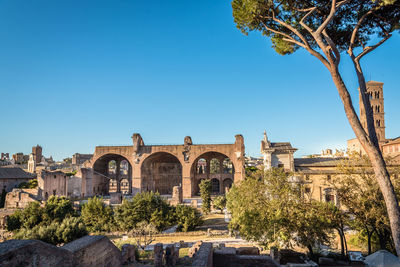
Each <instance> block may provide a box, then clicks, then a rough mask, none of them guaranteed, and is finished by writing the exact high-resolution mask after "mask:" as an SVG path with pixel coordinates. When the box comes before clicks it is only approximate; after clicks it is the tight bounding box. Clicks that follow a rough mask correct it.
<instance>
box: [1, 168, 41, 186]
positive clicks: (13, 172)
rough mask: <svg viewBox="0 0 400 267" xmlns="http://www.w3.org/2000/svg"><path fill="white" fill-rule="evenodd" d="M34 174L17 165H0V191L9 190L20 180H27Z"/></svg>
mask: <svg viewBox="0 0 400 267" xmlns="http://www.w3.org/2000/svg"><path fill="white" fill-rule="evenodd" d="M35 177H36V176H35V175H33V174H31V173H28V172H26V171H24V170H23V169H21V168H18V167H0V191H1V190H3V189H5V190H6V192H11V190H12V189H13V188H17V187H18V185H19V184H20V183H22V182H29V180H32V179H34V178H35Z"/></svg>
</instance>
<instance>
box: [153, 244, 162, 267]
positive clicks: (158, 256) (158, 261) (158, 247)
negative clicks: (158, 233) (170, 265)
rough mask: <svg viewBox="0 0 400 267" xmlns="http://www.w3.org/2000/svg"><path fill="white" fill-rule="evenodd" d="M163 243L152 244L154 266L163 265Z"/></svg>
mask: <svg viewBox="0 0 400 267" xmlns="http://www.w3.org/2000/svg"><path fill="white" fill-rule="evenodd" d="M163 255H164V251H163V244H162V243H157V244H155V245H154V267H162V266H163Z"/></svg>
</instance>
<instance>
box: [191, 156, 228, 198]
mask: <svg viewBox="0 0 400 267" xmlns="http://www.w3.org/2000/svg"><path fill="white" fill-rule="evenodd" d="M215 158H216V159H218V160H219V165H220V166H219V173H211V171H210V170H211V160H212V159H215ZM226 158H228V159H229V160H230V161H231V163H232V172H231V173H223V161H224V160H225V159H226ZM200 159H205V160H206V161H207V165H206V172H205V173H202V174H198V173H197V162H198V160H200ZM234 177H235V163H234V159H232V158H231V157H229V156H228V155H226V154H224V153H221V152H217V151H212V150H210V151H205V152H203V153H201V154H200V155H198V156H197V157H196V158H195V159H194V160H193V161H192V162H191V167H190V179H191V185H192V186H191V191H192V195H198V194H199V183H200V181H201V180H203V179H210V180H213V179H217V180H218V184H219V187H220V189H219V192H218V193H219V194H224V193H225V189H224V186H223V185H224V183H223V181H224V180H226V179H230V180H232V181H234V180H235V178H234ZM214 193H215V192H214Z"/></svg>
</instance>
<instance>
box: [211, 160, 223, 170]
mask: <svg viewBox="0 0 400 267" xmlns="http://www.w3.org/2000/svg"><path fill="white" fill-rule="evenodd" d="M210 173H213V174H215V173H221V166H220V164H219V160H218V159H216V158H213V159H212V160H211V161H210Z"/></svg>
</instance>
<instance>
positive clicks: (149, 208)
mask: <svg viewBox="0 0 400 267" xmlns="http://www.w3.org/2000/svg"><path fill="white" fill-rule="evenodd" d="M174 211H175V210H174V207H172V206H171V205H169V204H168V203H167V201H166V200H165V199H164V198H162V197H161V196H160V195H159V194H158V193H153V192H143V193H139V194H136V195H135V196H134V197H133V199H132V201H128V200H124V201H123V202H122V205H121V206H119V207H118V208H117V209H116V210H115V221H116V223H117V224H118V226H119V228H120V229H121V230H125V231H130V230H132V229H133V228H135V226H136V224H137V223H139V222H141V221H145V222H147V223H152V224H153V225H154V226H155V227H156V228H157V230H158V231H162V230H164V229H165V228H166V227H168V226H170V225H172V224H173V223H174V222H175V217H174Z"/></svg>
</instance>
